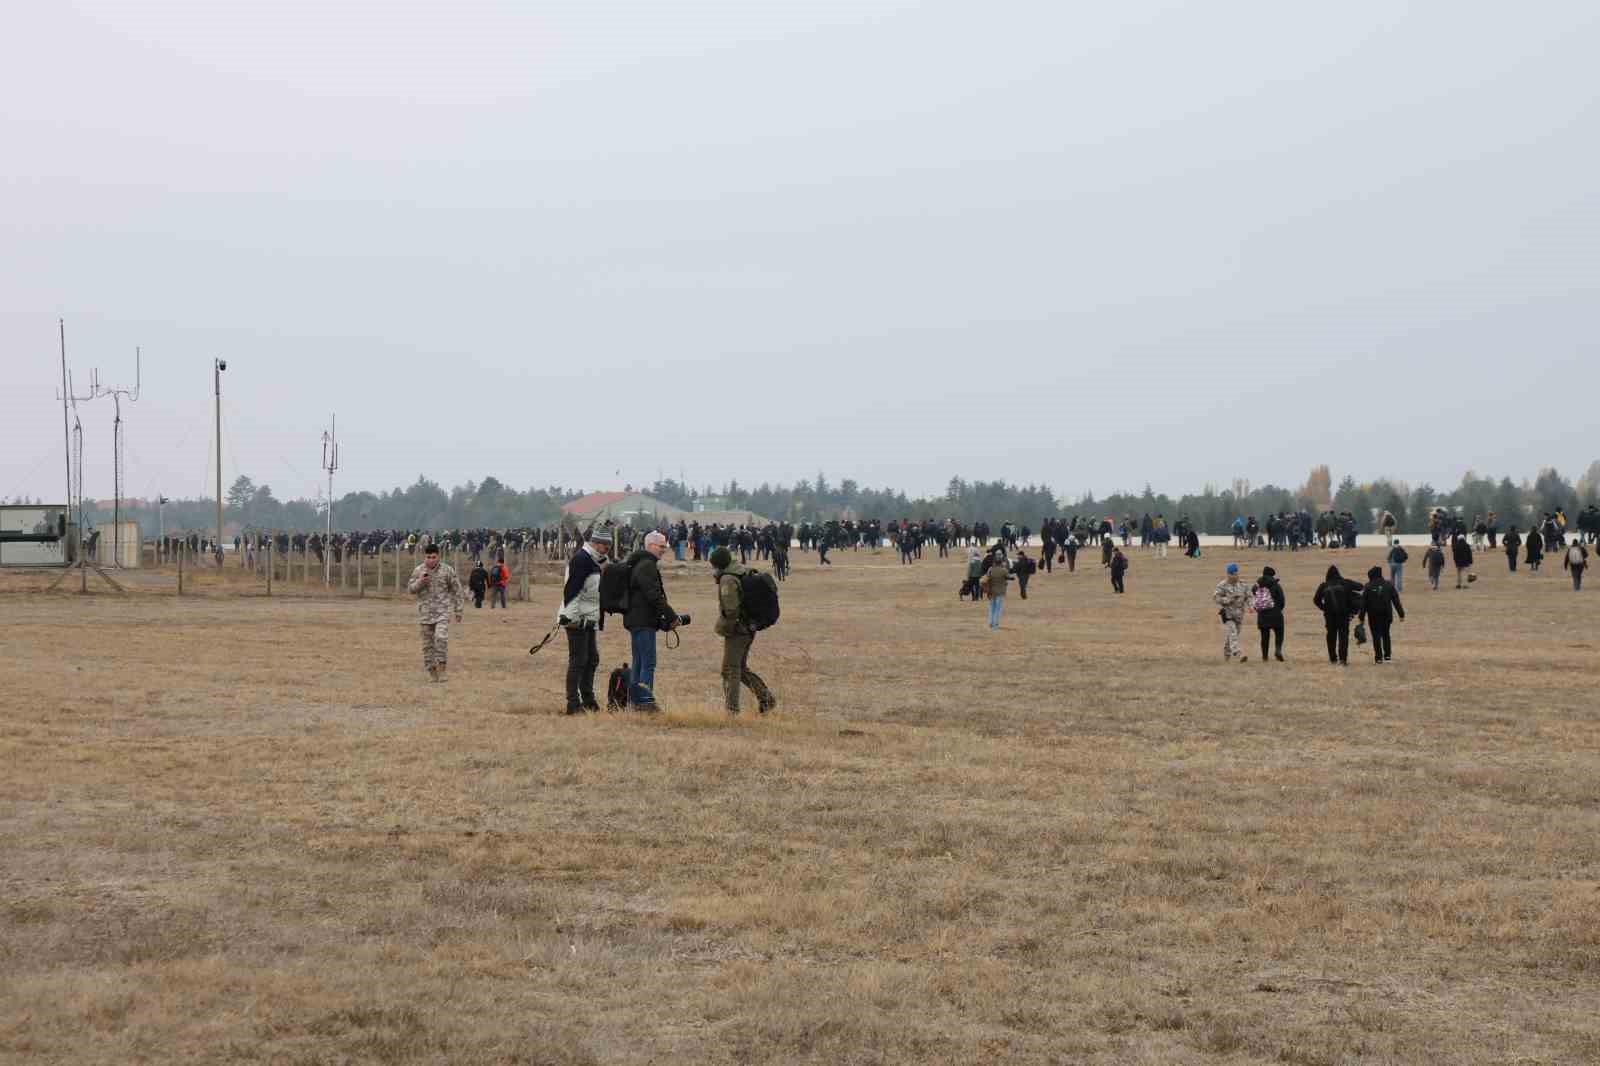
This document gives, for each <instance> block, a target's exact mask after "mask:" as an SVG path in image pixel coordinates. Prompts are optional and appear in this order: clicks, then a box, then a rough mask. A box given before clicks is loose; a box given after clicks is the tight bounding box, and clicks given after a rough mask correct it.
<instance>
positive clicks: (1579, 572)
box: [1572, 566, 1585, 592]
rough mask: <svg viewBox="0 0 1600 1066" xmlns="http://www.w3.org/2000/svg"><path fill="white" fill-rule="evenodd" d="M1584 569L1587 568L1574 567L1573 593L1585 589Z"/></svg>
mask: <svg viewBox="0 0 1600 1066" xmlns="http://www.w3.org/2000/svg"><path fill="white" fill-rule="evenodd" d="M1584 569H1585V568H1584V567H1582V566H1574V567H1573V568H1572V591H1573V592H1577V591H1578V590H1579V589H1581V588H1583V571H1584Z"/></svg>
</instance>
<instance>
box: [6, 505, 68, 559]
mask: <svg viewBox="0 0 1600 1066" xmlns="http://www.w3.org/2000/svg"><path fill="white" fill-rule="evenodd" d="M67 510H68V509H67V507H66V505H64V504H4V505H0V566H66V565H67V564H68V563H70V562H73V561H74V560H73V554H72V534H73V533H74V532H75V528H74V527H73V526H71V525H69V524H68V522H67Z"/></svg>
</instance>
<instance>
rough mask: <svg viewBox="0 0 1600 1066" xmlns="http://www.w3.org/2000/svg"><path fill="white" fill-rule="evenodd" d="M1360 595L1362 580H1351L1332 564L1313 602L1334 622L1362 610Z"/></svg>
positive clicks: (1313, 597) (1312, 598)
mask: <svg viewBox="0 0 1600 1066" xmlns="http://www.w3.org/2000/svg"><path fill="white" fill-rule="evenodd" d="M1360 596H1361V582H1359V581H1351V580H1350V579H1349V578H1347V577H1345V576H1344V575H1343V574H1341V573H1339V568H1338V567H1337V566H1330V567H1328V574H1327V577H1326V578H1325V579H1324V580H1323V582H1322V584H1320V585H1318V586H1317V591H1316V595H1314V596H1312V597H1311V604H1312V606H1314V607H1316V609H1317V610H1319V611H1321V612H1322V613H1323V614H1324V615H1325V616H1327V619H1328V621H1330V622H1332V621H1337V620H1340V619H1345V618H1349V617H1350V616H1351V615H1353V614H1356V613H1357V612H1358V611H1359V610H1360V607H1359V599H1360Z"/></svg>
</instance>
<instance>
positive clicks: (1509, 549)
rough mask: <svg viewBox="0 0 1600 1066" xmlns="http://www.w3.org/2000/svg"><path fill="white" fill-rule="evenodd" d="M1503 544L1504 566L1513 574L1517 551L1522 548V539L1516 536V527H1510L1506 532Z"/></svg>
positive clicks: (1515, 567)
mask: <svg viewBox="0 0 1600 1066" xmlns="http://www.w3.org/2000/svg"><path fill="white" fill-rule="evenodd" d="M1503 543H1504V545H1505V552H1506V566H1507V567H1509V568H1510V570H1511V572H1512V573H1513V574H1514V573H1516V572H1517V549H1518V548H1520V547H1522V537H1521V536H1519V535H1518V534H1517V527H1516V526H1512V527H1511V528H1510V529H1509V530H1508V531H1507V532H1506V539H1505V540H1504V542H1503Z"/></svg>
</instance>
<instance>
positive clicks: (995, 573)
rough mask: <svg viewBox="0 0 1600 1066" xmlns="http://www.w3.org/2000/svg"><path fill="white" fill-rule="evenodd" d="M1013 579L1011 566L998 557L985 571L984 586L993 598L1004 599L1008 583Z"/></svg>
mask: <svg viewBox="0 0 1600 1066" xmlns="http://www.w3.org/2000/svg"><path fill="white" fill-rule="evenodd" d="M1010 580H1011V568H1010V567H1008V566H1007V565H1006V561H1005V560H1004V559H996V560H995V561H994V562H992V563H990V564H989V569H987V570H985V571H984V572H983V588H984V591H985V592H987V593H988V594H989V598H990V599H992V600H998V599H1004V598H1005V594H1006V584H1007V583H1008V582H1010Z"/></svg>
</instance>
